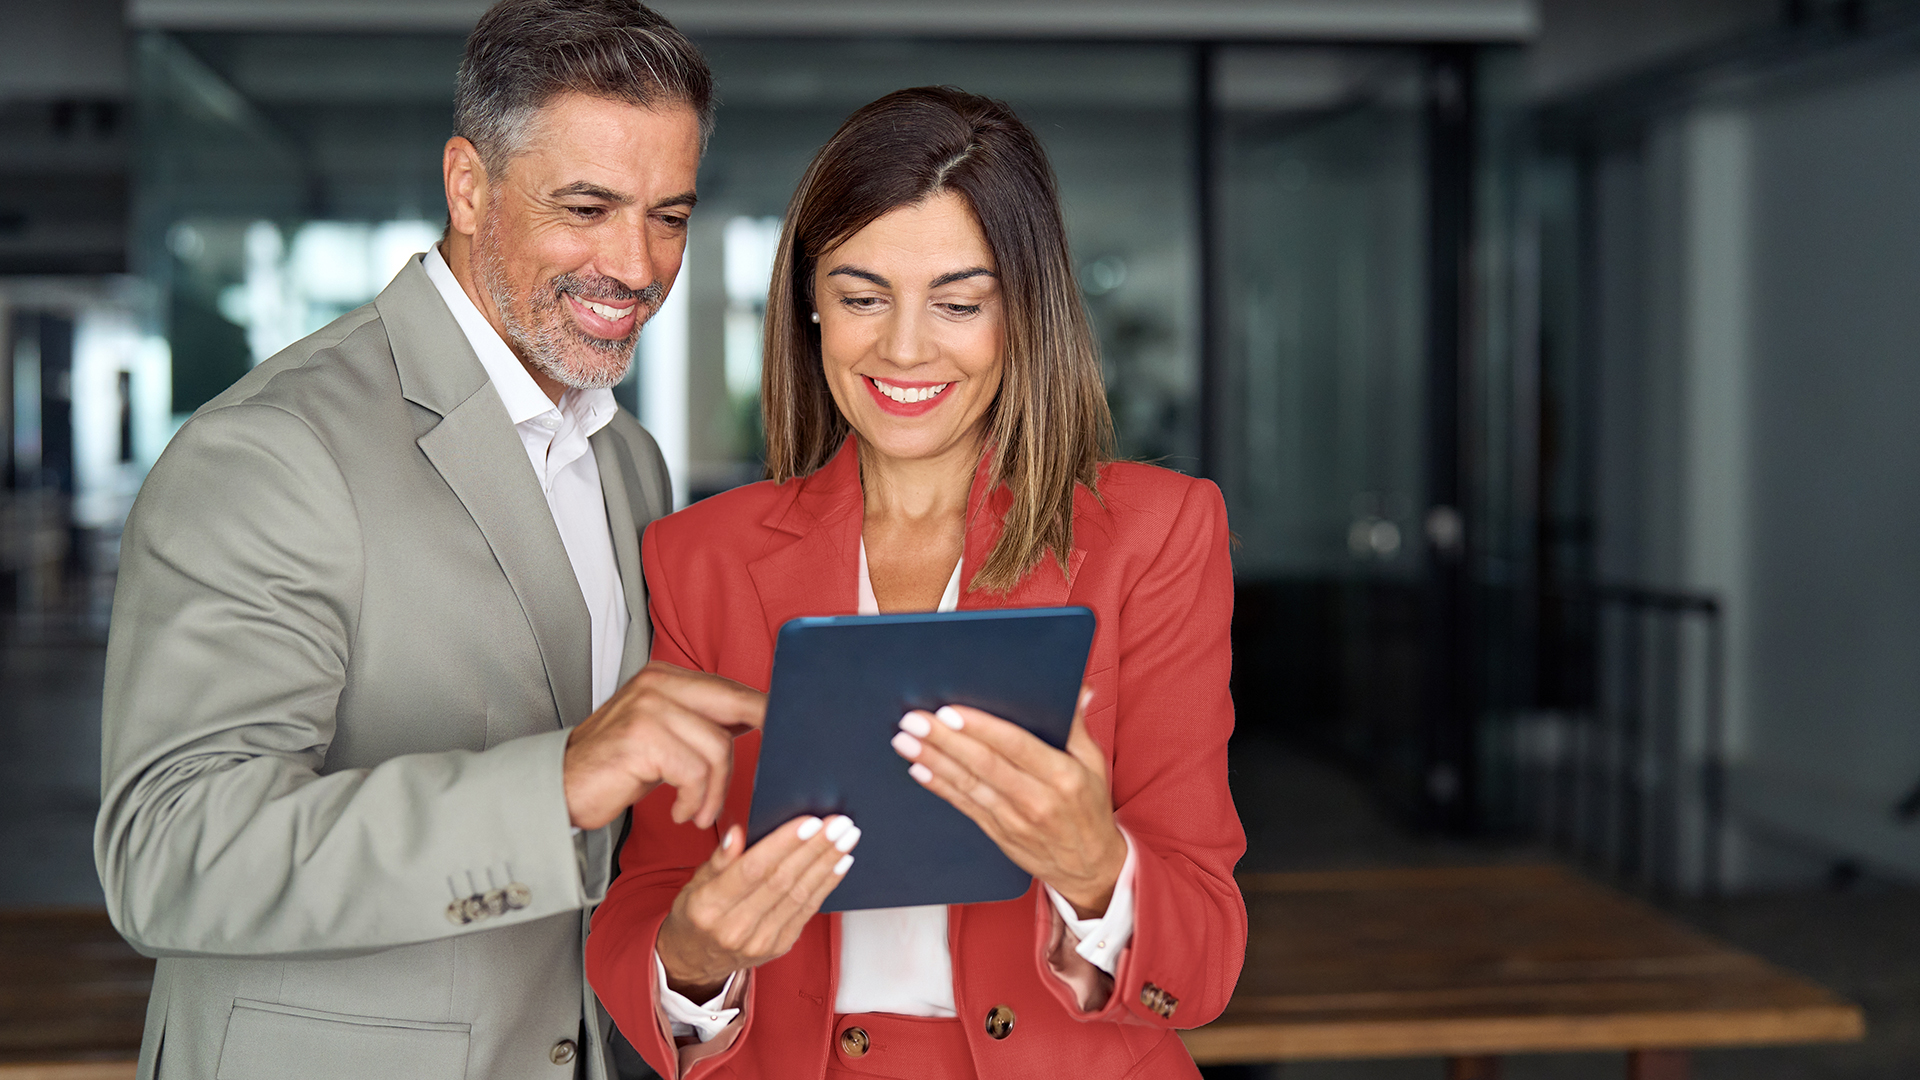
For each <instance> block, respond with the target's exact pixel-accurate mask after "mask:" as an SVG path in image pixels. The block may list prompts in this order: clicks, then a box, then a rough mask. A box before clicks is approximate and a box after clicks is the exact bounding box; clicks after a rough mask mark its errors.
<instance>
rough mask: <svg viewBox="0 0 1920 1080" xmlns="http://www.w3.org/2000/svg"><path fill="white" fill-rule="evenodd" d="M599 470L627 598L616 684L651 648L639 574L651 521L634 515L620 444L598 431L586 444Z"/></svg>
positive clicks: (628, 468)
mask: <svg viewBox="0 0 1920 1080" xmlns="http://www.w3.org/2000/svg"><path fill="white" fill-rule="evenodd" d="M588 441H589V442H591V443H592V444H593V460H594V462H595V463H596V464H597V465H599V467H600V491H601V493H602V495H603V496H604V497H605V499H606V503H607V528H608V529H609V530H610V531H611V532H612V534H613V560H614V565H616V566H617V567H618V568H619V570H620V589H621V591H622V592H624V593H626V597H627V640H626V644H625V645H624V646H623V647H622V650H621V653H620V681H621V682H622V683H625V682H626V681H627V680H628V679H631V678H633V676H634V673H635V672H637V671H639V670H640V667H641V665H643V664H645V663H646V662H647V652H648V650H649V649H650V648H651V647H652V637H653V635H652V624H651V623H650V622H648V620H647V584H646V580H645V578H644V576H643V575H642V573H641V570H640V530H641V529H642V528H644V527H645V526H646V524H647V522H648V521H650V520H651V519H652V516H653V515H652V514H648V515H646V518H645V519H643V518H642V517H641V516H639V515H637V514H635V513H634V507H633V500H632V498H631V497H630V495H629V492H630V491H631V490H632V489H631V488H630V487H629V481H630V480H631V482H633V483H638V481H639V475H638V470H637V469H635V468H634V464H633V460H632V458H631V457H629V456H628V454H627V449H626V447H625V445H623V444H622V443H621V442H620V440H619V439H618V438H617V437H616V436H614V435H613V434H612V432H610V431H608V430H607V429H606V428H601V429H600V430H599V431H597V432H595V433H594V435H593V437H592V438H591V439H590V440H588Z"/></svg>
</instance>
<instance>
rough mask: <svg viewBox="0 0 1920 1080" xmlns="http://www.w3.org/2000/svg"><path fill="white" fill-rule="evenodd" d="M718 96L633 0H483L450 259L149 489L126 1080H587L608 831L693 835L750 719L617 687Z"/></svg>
mask: <svg viewBox="0 0 1920 1080" xmlns="http://www.w3.org/2000/svg"><path fill="white" fill-rule="evenodd" d="M711 85H712V83H711V77H710V75H709V74H708V72H707V69H706V66H705V64H704V62H703V61H702V60H701V58H700V56H699V54H698V52H697V51H696V50H695V49H694V48H693V46H692V45H691V44H690V43H688V42H687V41H686V39H685V38H683V37H681V36H680V35H679V34H678V33H677V32H676V31H675V30H674V29H673V27H672V26H671V25H669V24H668V23H667V22H666V21H665V20H663V19H661V18H660V17H658V16H657V15H655V14H654V13H653V12H651V11H649V10H647V9H646V8H644V7H642V6H641V5H640V4H639V3H638V0H504V2H502V3H501V4H500V5H499V6H497V7H495V8H494V9H493V10H492V11H490V12H488V13H487V15H486V16H485V17H484V18H483V19H482V20H481V22H480V24H479V26H478V27H477V28H476V29H475V30H474V33H473V36H472V38H471V39H470V40H469V41H468V45H467V54H466V59H465V60H464V62H463V63H462V65H461V69H460V77H459V95H458V101H457V106H456V120H455V123H456V130H457V132H458V134H457V135H456V136H455V137H454V138H452V139H451V140H450V141H449V142H448V143H447V146H446V151H445V156H444V162H443V164H444V172H445V178H446V191H447V206H448V218H449V227H448V231H447V235H446V238H445V240H444V241H443V242H442V243H441V245H439V247H438V248H437V249H436V250H434V251H431V252H428V253H427V254H426V255H425V256H423V257H418V258H416V259H415V260H414V261H412V262H410V263H409V264H408V265H407V266H406V268H405V269H403V270H402V271H401V272H400V274H399V276H397V277H396V278H394V280H393V282H392V284H390V285H389V286H388V287H387V288H386V290H385V291H384V292H382V293H381V294H380V296H379V298H378V299H376V300H374V301H373V303H371V304H369V305H368V306H366V307H363V308H361V309H360V310H358V311H355V312H353V313H351V314H349V315H347V316H345V317H343V318H341V319H340V320H339V321H337V322H335V323H334V324H332V325H331V326H328V327H327V328H325V329H324V330H321V331H320V332H319V333H317V334H315V335H313V336H312V337H309V338H307V339H305V340H303V341H301V342H298V343H296V344H295V345H293V346H292V347H290V348H288V349H287V350H286V351H285V352H282V353H281V354H280V355H278V356H276V357H274V358H273V359H271V360H269V361H267V362H266V363H264V364H262V365H261V366H260V367H259V368H258V369H257V370H255V371H253V372H252V373H250V374H249V375H247V376H246V377H245V378H243V379H241V380H240V381H239V382H238V383H237V384H235V385H234V386H233V387H232V388H231V389H230V390H228V391H227V392H226V393H224V394H222V395H221V396H220V397H218V398H216V399H215V400H214V401H212V402H211V403H209V404H208V405H207V406H206V407H205V408H203V409H202V410H200V412H199V413H197V414H196V415H195V416H194V418H193V419H192V420H190V421H189V422H188V423H187V424H186V426H185V427H183V428H182V429H181V431H180V434H179V435H178V436H177V437H176V438H175V440H174V442H173V444H172V445H171V446H170V447H169V449H168V450H167V452H166V454H165V455H163V456H162V458H161V460H160V462H159V463H158V464H157V465H156V466H155V468H154V470H153V473H152V475H151V476H150V477H149V478H148V481H147V484H146V487H145V489H144V490H143V491H142V493H141V496H140V500H139V502H138V503H137V504H136V505H135V507H134V510H133V514H132V516H131V517H130V518H129V519H128V524H127V531H126V534H125V539H124V541H123V545H122V562H121V571H120V575H121V576H120V585H119V591H118V594H117V595H116V596H115V604H114V616H113V633H112V640H111V642H110V644H109V648H108V668H107V686H106V707H105V717H104V724H105V750H104V777H105V782H104V798H103V805H102V807H101V812H100V822H99V828H98V831H97V834H96V839H95V854H96V859H97V862H98V865H99V870H100V876H101V880H102V882H103V884H104V885H105V887H106V895H107V903H108V907H109V908H110V910H111V911H112V914H113V918H114V924H115V925H116V926H117V927H119V929H120V931H121V932H122V933H123V934H125V935H126V936H127V938H128V940H130V941H132V942H133V943H134V944H135V945H136V946H137V947H139V948H140V949H141V950H143V951H145V952H147V953H149V954H151V955H154V956H158V957H160V964H159V968H158V971H157V973H156V977H155V982H154V990H153V997H152V1001H151V1004H150V1005H149V1008H148V1020H147V1031H146V1039H145V1042H144V1044H143V1046H142V1048H141V1061H140V1075H141V1076H142V1077H151V1076H156V1075H157V1076H162V1077H169V1078H171V1077H188V1078H213V1077H223V1078H237V1080H253V1078H271V1077H299V1078H303V1080H331V1078H339V1080H349V1078H351V1080H368V1078H380V1077H393V1078H395V1080H401V1078H404V1080H438V1078H442V1077H448V1078H451V1077H469V1078H491V1077H501V1078H505V1077H514V1078H524V1077H539V1076H553V1077H572V1076H575V1075H582V1074H584V1075H585V1076H588V1077H594V1078H600V1077H604V1076H607V1075H609V1072H610V1068H609V1064H608V1055H607V1052H606V1050H605V1045H606V1039H607V1028H606V1023H605V1019H604V1017H605V1014H604V1013H603V1012H601V1011H600V1010H599V1008H598V1006H597V1004H596V1003H595V1002H594V1000H593V997H592V994H591V992H590V991H588V990H587V988H586V986H585V983H584V980H583V978H582V974H581V941H582V938H583V935H584V932H585V922H584V918H583V915H582V912H583V910H584V909H585V908H587V907H589V906H590V905H592V904H594V903H596V902H598V900H599V899H600V898H601V897H602V895H603V894H604V892H605V889H606V885H607V881H608V878H609V876H610V873H611V869H610V852H611V850H612V847H613V844H614V841H615V839H616V837H614V836H613V835H610V834H611V833H612V832H614V831H616V830H617V828H618V823H619V821H621V820H622V818H623V815H624V812H625V810H626V808H627V807H628V806H630V805H631V804H632V803H633V802H634V801H635V800H636V799H638V798H639V797H641V796H642V795H644V794H646V793H647V792H648V791H649V790H651V789H652V788H653V787H654V786H655V785H657V784H659V783H662V782H665V783H669V784H672V785H673V786H674V787H675V788H676V789H677V798H678V800H679V801H678V803H676V807H677V809H676V813H677V814H678V816H679V817H680V818H681V819H683V820H693V821H696V822H698V823H700V824H702V825H706V824H710V823H711V822H712V821H713V819H714V817H715V816H716V815H717V813H718V812H719V805H720V800H721V799H722V798H723V797H724V795H725V793H726V785H727V774H728V770H729V767H730V764H731V747H730V735H731V734H732V733H736V732H738V731H740V730H744V729H746V728H749V727H752V726H756V725H758V724H759V722H760V718H761V716H762V714H763V706H762V702H761V699H760V698H759V696H758V695H757V694H754V693H752V692H751V691H748V690H746V689H745V688H742V687H739V686H737V685H735V684H732V683H727V682H724V681H722V680H718V679H713V678H710V677H708V676H703V675H697V674H694V673H690V672H684V671H680V670H678V669H673V668H667V667H663V666H659V665H654V666H649V667H647V668H646V669H645V670H644V671H642V670H641V665H642V663H643V662H644V658H645V657H646V656H647V653H648V647H649V632H648V624H647V608H646V600H645V592H644V583H643V581H642V579H641V572H640V559H639V549H638V540H639V533H640V530H641V528H643V527H644V526H645V525H646V524H647V522H649V521H651V520H652V519H653V518H655V517H656V516H658V515H660V514H663V513H665V512H666V511H667V510H668V509H669V506H668V490H669V488H668V484H667V475H666V469H665V467H664V465H663V464H662V461H661V458H660V454H659V451H658V449H657V448H656V447H655V445H654V443H653V440H652V439H651V438H649V437H648V435H647V434H646V433H645V432H644V431H642V430H641V428H640V426H639V425H638V424H637V423H636V422H635V421H634V420H633V418H632V417H631V416H629V415H627V414H625V413H623V412H621V411H619V409H618V408H617V407H616V406H615V405H614V404H613V400H612V394H611V392H610V391H609V390H608V389H607V388H608V387H610V386H611V385H612V384H614V383H615V382H617V381H618V380H619V379H620V378H621V377H622V376H623V375H624V374H625V372H626V370H627V367H628V365H629V363H630V362H631V359H632V356H633V351H634V345H635V340H636V335H637V334H638V333H639V330H640V326H641V324H642V323H644V322H645V321H646V319H647V318H648V317H649V316H650V315H651V314H652V313H653V312H654V311H656V310H657V309H658V307H659V305H660V302H661V300H662V298H663V297H664V296H665V295H666V292H667V289H668V288H669V287H670V286H671V285H672V283H673V278H674V275H675V274H676V273H677V272H678V270H679V267H680V261H681V255H682V253H683V251H684V246H685V240H686V227H687V218H688V214H689V213H690V212H691V210H692V208H693V204H694V180H695V174H696V172H697V170H698V166H699V161H700V154H701V150H702V145H703V140H704V138H705V132H706V129H707V126H708V124H709V120H710V116H711V107H712V106H711V99H712V94H711ZM636 672H639V674H638V675H637V676H636V675H635V673H636ZM590 713H591V715H589V714H590ZM576 725H577V726H576Z"/></svg>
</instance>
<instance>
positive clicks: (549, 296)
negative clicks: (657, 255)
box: [473, 214, 666, 390]
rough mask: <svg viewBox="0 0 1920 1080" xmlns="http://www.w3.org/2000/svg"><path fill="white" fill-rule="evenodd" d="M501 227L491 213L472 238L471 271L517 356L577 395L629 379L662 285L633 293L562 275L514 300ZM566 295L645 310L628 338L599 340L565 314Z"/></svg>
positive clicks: (604, 280) (609, 282)
mask: <svg viewBox="0 0 1920 1080" xmlns="http://www.w3.org/2000/svg"><path fill="white" fill-rule="evenodd" d="M497 226H498V222H497V220H496V219H495V218H494V217H493V216H492V215H491V214H489V215H488V218H487V221H486V224H485V225H484V226H483V227H482V228H481V230H480V232H479V234H478V235H476V236H475V237H474V238H473V268H474V274H475V276H476V277H478V279H479V284H480V287H481V288H483V289H485V290H486V291H487V296H488V297H489V298H491V299H492V301H493V309H494V310H495V311H497V312H499V313H500V321H501V323H502V324H503V326H504V327H505V329H506V332H507V343H508V344H509V345H511V346H512V347H513V351H514V352H515V353H516V354H518V355H519V357H520V359H521V360H523V361H525V362H526V364H527V365H528V366H530V367H532V368H533V369H534V370H536V371H539V372H540V373H541V374H543V375H545V376H547V377H548V378H550V379H552V380H554V381H555V382H557V383H559V384H560V385H562V386H568V387H572V388H573V389H575V390H598V389H602V388H604V387H609V386H613V385H614V384H616V383H618V382H619V381H620V380H622V379H624V378H626V377H627V370H628V369H629V368H631V367H632V366H633V352H634V347H635V346H636V345H638V344H639V341H640V328H641V327H642V326H644V325H645V324H646V321H647V320H648V319H650V318H652V317H653V315H654V313H655V312H657V311H659V310H660V302H661V301H662V300H663V299H665V298H666V290H665V289H664V288H662V287H661V285H660V283H659V282H658V281H655V282H653V283H651V284H649V285H647V287H646V288H643V289H641V290H640V291H639V292H635V291H634V290H632V289H629V288H627V287H626V286H625V285H622V284H621V283H620V282H618V281H615V280H614V279H612V278H609V277H603V276H600V275H597V274H596V275H594V276H592V277H582V276H580V275H578V274H560V275H558V276H556V277H554V278H551V279H549V280H548V281H546V282H545V283H544V284H542V285H541V286H539V287H537V288H535V289H534V290H532V291H531V293H530V294H529V295H527V296H526V297H524V298H523V297H519V296H515V295H514V293H513V289H512V287H511V286H510V285H509V284H508V283H507V275H506V267H505V265H504V261H503V260H502V259H501V258H500V245H499V243H498V240H497V238H498V236H499V229H498V227H497ZM566 293H572V294H573V295H575V296H578V297H580V298H581V299H584V300H594V301H599V302H601V303H607V302H619V301H626V300H635V299H637V300H638V301H639V302H640V304H641V306H642V308H643V310H641V311H639V312H637V313H636V315H637V317H636V318H635V319H634V323H633V330H632V332H630V333H629V334H627V336H626V337H624V338H619V339H617V340H608V339H605V338H597V337H594V336H592V335H591V334H588V333H585V332H584V331H582V330H581V329H580V327H579V326H578V325H577V324H576V323H575V322H574V321H573V315H572V313H570V312H569V311H567V310H566V298H565V295H564V294H566Z"/></svg>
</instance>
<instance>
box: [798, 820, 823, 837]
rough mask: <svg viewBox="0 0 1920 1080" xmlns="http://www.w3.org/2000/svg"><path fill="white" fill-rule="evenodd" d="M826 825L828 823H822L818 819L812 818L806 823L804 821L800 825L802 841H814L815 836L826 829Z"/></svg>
mask: <svg viewBox="0 0 1920 1080" xmlns="http://www.w3.org/2000/svg"><path fill="white" fill-rule="evenodd" d="M826 824H827V823H826V822H824V821H821V820H820V819H819V818H817V817H810V818H808V819H806V820H805V821H802V822H801V823H800V839H802V840H811V839H813V834H815V833H817V832H819V831H820V830H821V829H823V828H825V827H826Z"/></svg>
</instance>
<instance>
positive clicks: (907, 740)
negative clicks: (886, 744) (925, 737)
mask: <svg viewBox="0 0 1920 1080" xmlns="http://www.w3.org/2000/svg"><path fill="white" fill-rule="evenodd" d="M893 748H894V749H895V750H897V751H899V752H900V756H901V757H903V758H917V757H919V756H920V740H919V739H916V738H914V737H913V736H911V735H909V734H907V733H906V732H904V731H902V732H900V733H898V734H896V735H895V736H894V737H893Z"/></svg>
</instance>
